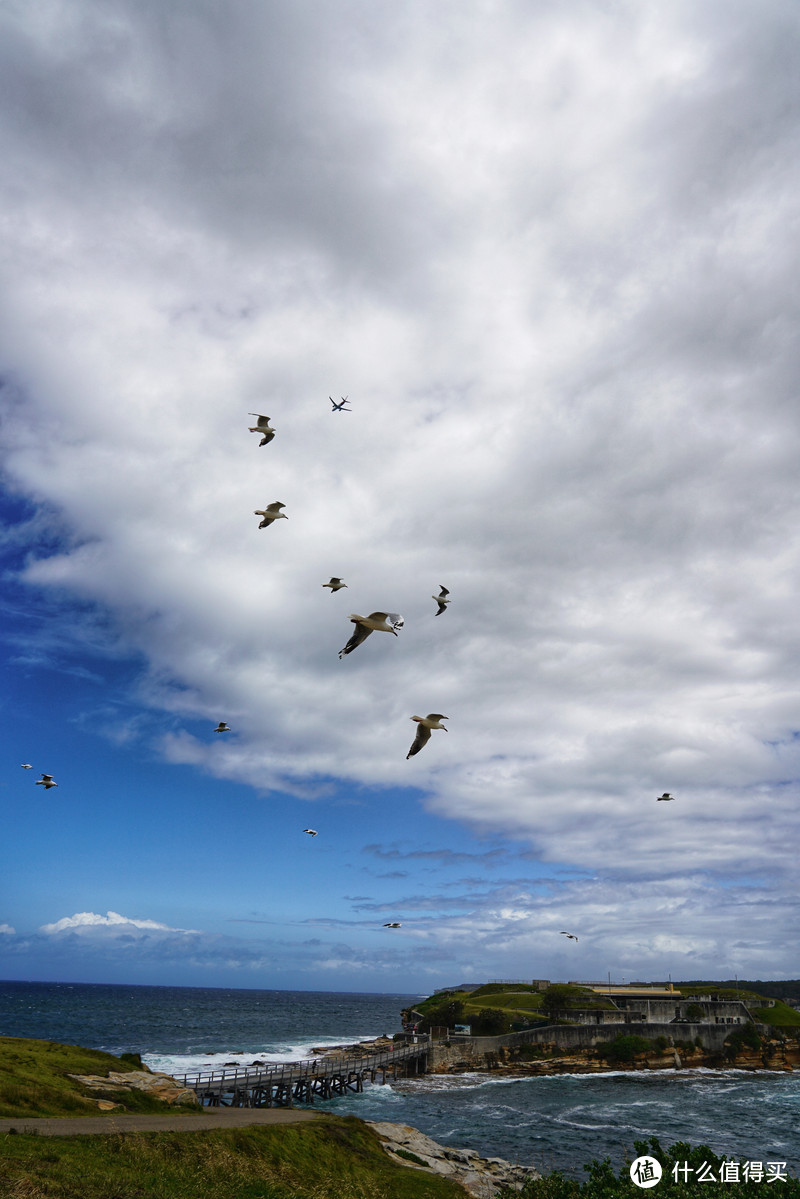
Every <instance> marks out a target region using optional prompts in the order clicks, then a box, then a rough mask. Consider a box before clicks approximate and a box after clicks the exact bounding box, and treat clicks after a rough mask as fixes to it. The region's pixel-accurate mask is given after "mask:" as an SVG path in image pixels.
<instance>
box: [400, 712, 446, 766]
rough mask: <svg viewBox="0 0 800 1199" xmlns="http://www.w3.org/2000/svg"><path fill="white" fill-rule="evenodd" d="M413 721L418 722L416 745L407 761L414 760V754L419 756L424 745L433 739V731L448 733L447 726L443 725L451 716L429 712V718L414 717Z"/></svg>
mask: <svg viewBox="0 0 800 1199" xmlns="http://www.w3.org/2000/svg"><path fill="white" fill-rule="evenodd" d="M411 719H412V720H416V721H417V735H416V737H415V738H414V744H413V745H412V746H411V749H410V750H409V751H408V753H407V754H406V761H408V759H409V758H413V756H414V754H418V753H419V751H420V750H421V749H422V747H423V745H427V743H428V742H429V741H430V739H431V729H443V730H444V732H445V733H446V732H447V729H446V728H445V726H444V725H443V724H442V723H441V722H442V721H443V720H449V719H450V717H449V716H442V714H441V712H429V713H428V715H427V716H412V717H411Z"/></svg>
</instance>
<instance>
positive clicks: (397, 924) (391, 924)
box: [383, 920, 403, 928]
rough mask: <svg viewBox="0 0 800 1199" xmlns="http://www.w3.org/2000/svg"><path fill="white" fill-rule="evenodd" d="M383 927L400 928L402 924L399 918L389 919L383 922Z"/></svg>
mask: <svg viewBox="0 0 800 1199" xmlns="http://www.w3.org/2000/svg"><path fill="white" fill-rule="evenodd" d="M383 927H384V928H402V927H403V926H402V924H401V923H400V921H399V920H390V921H389V923H388V924H384V926H383Z"/></svg>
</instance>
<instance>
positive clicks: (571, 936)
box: [561, 928, 578, 941]
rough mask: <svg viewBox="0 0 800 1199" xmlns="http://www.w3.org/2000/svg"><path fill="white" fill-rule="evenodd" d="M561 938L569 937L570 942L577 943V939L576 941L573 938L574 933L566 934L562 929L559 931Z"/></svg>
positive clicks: (574, 937) (575, 938)
mask: <svg viewBox="0 0 800 1199" xmlns="http://www.w3.org/2000/svg"><path fill="white" fill-rule="evenodd" d="M561 936H562V937H569V939H570V941H577V939H578V938H577V937H576V936H575V934H574V933H567V932H564V929H563V928H562V930H561Z"/></svg>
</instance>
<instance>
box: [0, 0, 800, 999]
mask: <svg viewBox="0 0 800 1199" xmlns="http://www.w3.org/2000/svg"><path fill="white" fill-rule="evenodd" d="M0 34H1V35H0V107H1V108H2V113H3V119H2V123H1V124H0V186H1V188H2V191H1V192H0V195H1V196H2V203H1V204H0V221H2V238H1V239H0V270H1V271H2V289H0V290H1V296H2V298H0V306H1V308H0V381H1V383H2V387H1V388H0V404H2V425H1V426H0V437H2V451H1V454H0V481H2V512H3V517H4V519H3V531H2V535H1V537H0V549H1V550H2V561H1V562H0V570H1V571H2V576H1V577H2V608H1V609H0V615H1V619H0V646H1V649H2V655H3V667H4V670H3V673H4V678H5V680H6V686H5V687H4V689H3V695H4V698H3V699H2V701H0V702H1V703H2V707H0V727H1V728H2V745H3V749H2V755H0V802H2V805H3V808H4V810H5V829H6V834H5V836H4V837H3V838H2V843H0V976H2V977H5V978H8V979H31V980H53V981H56V980H58V981H77V982H125V983H154V984H159V983H164V984H170V985H182V984H185V985H198V986H240V987H266V988H289V989H294V988H298V989H308V990H331V991H337V990H338V991H373V992H380V991H383V992H392V991H398V992H417V991H419V992H420V993H428V992H430V991H432V990H433V989H434V988H435V987H440V986H447V985H450V984H455V983H458V982H463V981H469V982H481V981H485V980H487V979H520V980H521V979H531V978H547V979H550V980H552V981H567V980H584V981H590V980H598V979H600V980H603V979H606V978H607V977H609V976H610V977H611V978H612V980H614V981H622V980H623V979H624V980H627V981H632V980H666V979H668V978H670V977H671V978H673V979H675V980H679V979H691V978H694V979H698V978H707V979H713V978H719V979H727V978H732V977H734V976H736V975H738V976H739V977H751V978H762V979H770V978H772V979H777V978H786V977H790V978H791V977H797V976H798V974H800V963H798V959H797V948H796V946H797V938H796V930H797V927H798V906H799V903H800V901H799V899H798V885H797V851H798V833H799V832H800V803H798V800H800V786H799V784H798V778H799V776H800V685H799V684H798V678H799V677H800V676H799V675H798V666H799V665H800V626H798V619H797V593H798V583H799V582H800V559H799V558H798V549H799V548H800V520H798V501H799V496H798V479H799V478H800V472H799V471H798V465H799V462H800V403H799V402H798V378H800V371H799V370H798V334H797V330H798V306H799V298H798V287H797V280H798V277H800V269H799V268H800V264H798V246H799V245H800V239H798V236H797V233H798V200H797V197H798V193H799V192H800V79H799V78H798V75H797V69H796V54H795V51H794V47H795V46H796V44H797V38H798V34H800V12H799V11H798V8H797V5H796V3H795V2H794V0H675V2H674V3H672V4H670V5H665V4H663V3H661V0H583V2H581V0H576V2H575V3H573V4H563V3H561V2H560V0H467V2H466V3H465V2H464V0H458V2H456V0H441V2H440V3H438V4H436V5H430V4H428V3H423V2H422V0H392V3H391V4H389V3H375V0H341V2H340V3H337V4H335V5H333V4H326V3H321V2H320V0H313V2H312V0H267V2H264V0H204V2H201V3H198V2H197V0H172V2H171V3H170V4H169V5H163V4H158V3H151V2H149V0H145V2H141V0H136V2H134V0H104V3H103V4H97V3H95V2H94V0H69V2H67V0H42V2H41V3H38V4H36V5H30V4H28V3H25V2H24V0H8V2H7V3H5V4H4V5H3V6H2V10H0ZM329 396H333V397H334V399H335V400H337V401H338V400H339V397H340V396H347V397H349V409H350V410H349V411H343V412H333V411H332V408H331V404H330V401H329ZM251 412H254V413H262V414H265V415H268V416H269V417H270V418H271V421H272V425H273V427H274V428H275V429H276V430H277V432H276V435H275V438H274V440H273V441H271V442H270V444H268V445H266V446H263V447H261V446H259V444H258V443H259V438H258V437H257V436H256V435H254V434H252V433H250V432H249V431H248V429H249V426H250V425H251V423H253V418H252V417H251V416H249V415H248V414H249V413H251ZM275 501H280V502H281V503H283V504H284V505H285V508H284V512H285V515H286V516H287V518H288V519H286V520H279V521H276V522H275V523H274V524H273V525H271V526H270V527H268V528H265V529H259V527H258V523H259V518H258V517H257V516H254V515H253V513H254V511H255V510H256V509H261V508H264V506H265V505H266V504H269V503H273V502H275ZM332 575H336V576H339V577H341V578H342V579H344V581H345V582H346V584H347V590H341V591H339V592H337V593H336V594H331V593H330V592H329V591H328V590H325V589H323V587H322V584H323V583H325V582H326V581H327V580H328V579H329V578H330V577H331V576H332ZM441 586H445V587H447V588H448V589H449V591H450V597H449V598H450V601H451V602H450V604H449V606H448V607H447V610H446V611H445V612H444V613H443V614H441V615H437V614H436V604H435V602H434V600H433V599H432V596H433V595H435V594H437V593H438V592H439V589H440V587H441ZM373 611H389V612H396V613H400V614H401V615H402V616H403V618H404V625H403V627H402V629H400V631H399V634H398V636H397V637H394V636H390V635H387V634H385V633H382V632H375V633H373V634H372V635H371V636H370V637H369V638H368V639H367V640H366V641H365V642H364V643H363V644H362V645H360V646H359V647H358V648H357V649H356V650H355V651H354V652H353V653H351V654H349V655H347V656H346V657H344V658H342V659H340V658H339V656H338V654H339V650H340V649H341V648H342V647H343V646H344V644H345V642H346V641H347V639H348V638H349V636H350V633H351V632H352V630H353V627H354V626H353V625H352V624H351V623H350V622H349V617H350V615H351V613H355V614H361V615H366V614H369V613H370V612H373ZM429 712H440V713H443V714H445V715H446V716H447V717H448V721H447V727H448V732H447V733H443V732H440V731H435V732H433V734H432V736H431V738H430V740H429V742H428V743H427V745H426V746H425V747H424V748H423V750H422V751H421V752H420V753H419V754H418V755H416V756H414V757H412V758H410V759H407V757H406V755H407V752H408V749H409V747H410V745H411V742H412V740H413V737H414V730H415V727H416V726H415V725H414V724H413V722H411V720H410V718H411V716H412V715H421V716H424V715H426V714H427V713H429ZM220 720H223V721H225V722H227V723H228V724H229V725H230V728H231V732H230V733H225V734H216V733H214V731H213V730H214V728H215V727H216V725H217V723H218V721H220ZM22 763H30V764H31V766H32V769H31V770H22V769H21V764H22ZM42 772H47V773H49V774H52V775H53V776H54V778H55V779H56V781H57V783H58V786H57V788H52V789H50V790H45V789H44V788H43V787H37V786H36V785H35V780H36V779H37V778H38V777H40V774H41V773H42ZM665 791H666V792H669V793H671V794H672V795H674V796H675V801H674V802H672V803H658V802H656V797H657V796H658V795H661V794H662V793H663V792H665ZM307 827H311V828H314V829H316V830H318V836H316V837H310V836H308V835H304V833H303V829H305V828H307ZM392 921H397V922H400V925H401V927H400V928H398V929H387V928H384V927H383V926H384V924H385V923H388V922H392ZM562 930H564V931H569V932H571V933H573V934H574V935H575V936H577V938H578V940H577V941H575V940H571V939H567V937H565V936H563V935H562Z"/></svg>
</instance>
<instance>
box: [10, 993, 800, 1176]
mask: <svg viewBox="0 0 800 1199" xmlns="http://www.w3.org/2000/svg"><path fill="white" fill-rule="evenodd" d="M420 998H421V996H419V995H418V994H416V995H384V994H379V995H372V994H361V993H340V992H327V991H266V990H264V991H260V990H233V989H224V988H220V989H217V988H203V987H143V986H110V985H89V984H77V983H75V984H70V983H25V982H0V1035H2V1036H12V1037H38V1038H41V1039H44V1040H52V1041H64V1042H67V1043H70V1044H75V1045H86V1046H89V1047H91V1048H93V1049H104V1050H106V1051H108V1052H110V1053H116V1054H119V1053H125V1052H138V1053H141V1054H142V1057H143V1059H144V1061H145V1062H146V1063H147V1064H148V1066H150V1068H151V1069H154V1070H165V1071H167V1072H169V1073H183V1072H184V1071H186V1070H194V1069H199V1068H203V1069H208V1068H211V1067H215V1068H218V1067H219V1066H221V1065H223V1064H224V1063H234V1062H235V1063H237V1064H246V1063H248V1062H250V1061H252V1060H253V1058H255V1057H257V1058H258V1059H259V1060H261V1061H276V1062H281V1061H300V1060H302V1059H303V1058H306V1057H309V1056H311V1051H312V1050H313V1049H318V1048H323V1047H325V1046H331V1045H338V1044H344V1043H349V1042H354V1041H359V1040H367V1039H370V1038H372V1037H375V1036H378V1035H380V1034H381V1033H388V1034H389V1035H391V1034H392V1033H394V1032H398V1031H399V1030H400V1010H401V1008H403V1007H406V1006H408V1005H409V1004H411V1003H413V1002H414V1001H415V1000H418V999H420ZM318 1106H319V1108H320V1110H325V1111H331V1112H337V1113H339V1114H342V1115H344V1114H348V1115H355V1116H360V1117H361V1118H362V1119H365V1120H392V1121H395V1122H398V1123H401V1124H411V1125H413V1127H415V1128H418V1129H420V1130H421V1131H422V1132H424V1133H427V1134H428V1135H429V1136H432V1137H433V1138H434V1139H435V1140H437V1141H440V1142H441V1143H443V1144H445V1145H454V1146H459V1147H461V1148H465V1149H476V1150H477V1151H478V1152H479V1153H481V1154H483V1155H484V1156H489V1157H504V1158H506V1159H507V1160H509V1161H512V1162H520V1163H523V1164H525V1165H534V1166H536V1167H537V1169H539V1170H542V1171H543V1172H548V1171H550V1170H554V1169H559V1170H563V1171H564V1173H567V1174H570V1175H572V1176H574V1177H577V1178H584V1177H585V1175H584V1173H583V1169H582V1167H583V1165H584V1163H586V1162H588V1161H590V1160H591V1159H593V1158H598V1159H602V1158H604V1157H609V1158H610V1159H611V1161H612V1163H613V1164H614V1166H615V1167H618V1166H620V1165H621V1164H622V1163H623V1162H624V1160H625V1158H626V1156H633V1153H632V1150H633V1142H634V1141H635V1140H640V1139H644V1138H649V1137H651V1136H656V1137H658V1139H659V1140H660V1142H661V1144H662V1145H663V1146H664V1147H667V1146H669V1145H671V1144H673V1143H674V1142H676V1141H688V1142H690V1143H691V1144H695V1145H696V1144H705V1145H708V1146H709V1147H710V1148H711V1149H713V1150H714V1151H715V1152H716V1153H718V1154H721V1155H730V1156H733V1157H737V1158H742V1159H748V1160H750V1161H761V1162H764V1163H766V1162H768V1161H781V1162H786V1163H787V1172H788V1173H789V1174H793V1175H794V1174H800V1073H794V1074H783V1073H776V1072H770V1071H759V1072H755V1073H754V1072H750V1071H737V1070H683V1071H675V1072H673V1071H669V1072H657V1073H655V1072H650V1071H636V1072H627V1071H626V1072H613V1071H612V1072H608V1073H604V1074H592V1075H580V1074H566V1075H555V1076H552V1077H536V1078H534V1077H524V1076H523V1077H519V1078H514V1077H508V1076H503V1077H493V1076H491V1075H480V1074H461V1075H449V1076H445V1075H430V1076H423V1077H421V1078H419V1079H406V1080H398V1081H397V1082H396V1083H388V1084H387V1085H385V1086H381V1085H375V1086H367V1087H366V1089H365V1091H364V1092H363V1093H362V1094H360V1095H355V1094H354V1095H348V1096H346V1097H340V1098H336V1099H334V1100H332V1101H330V1102H320V1103H318Z"/></svg>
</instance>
